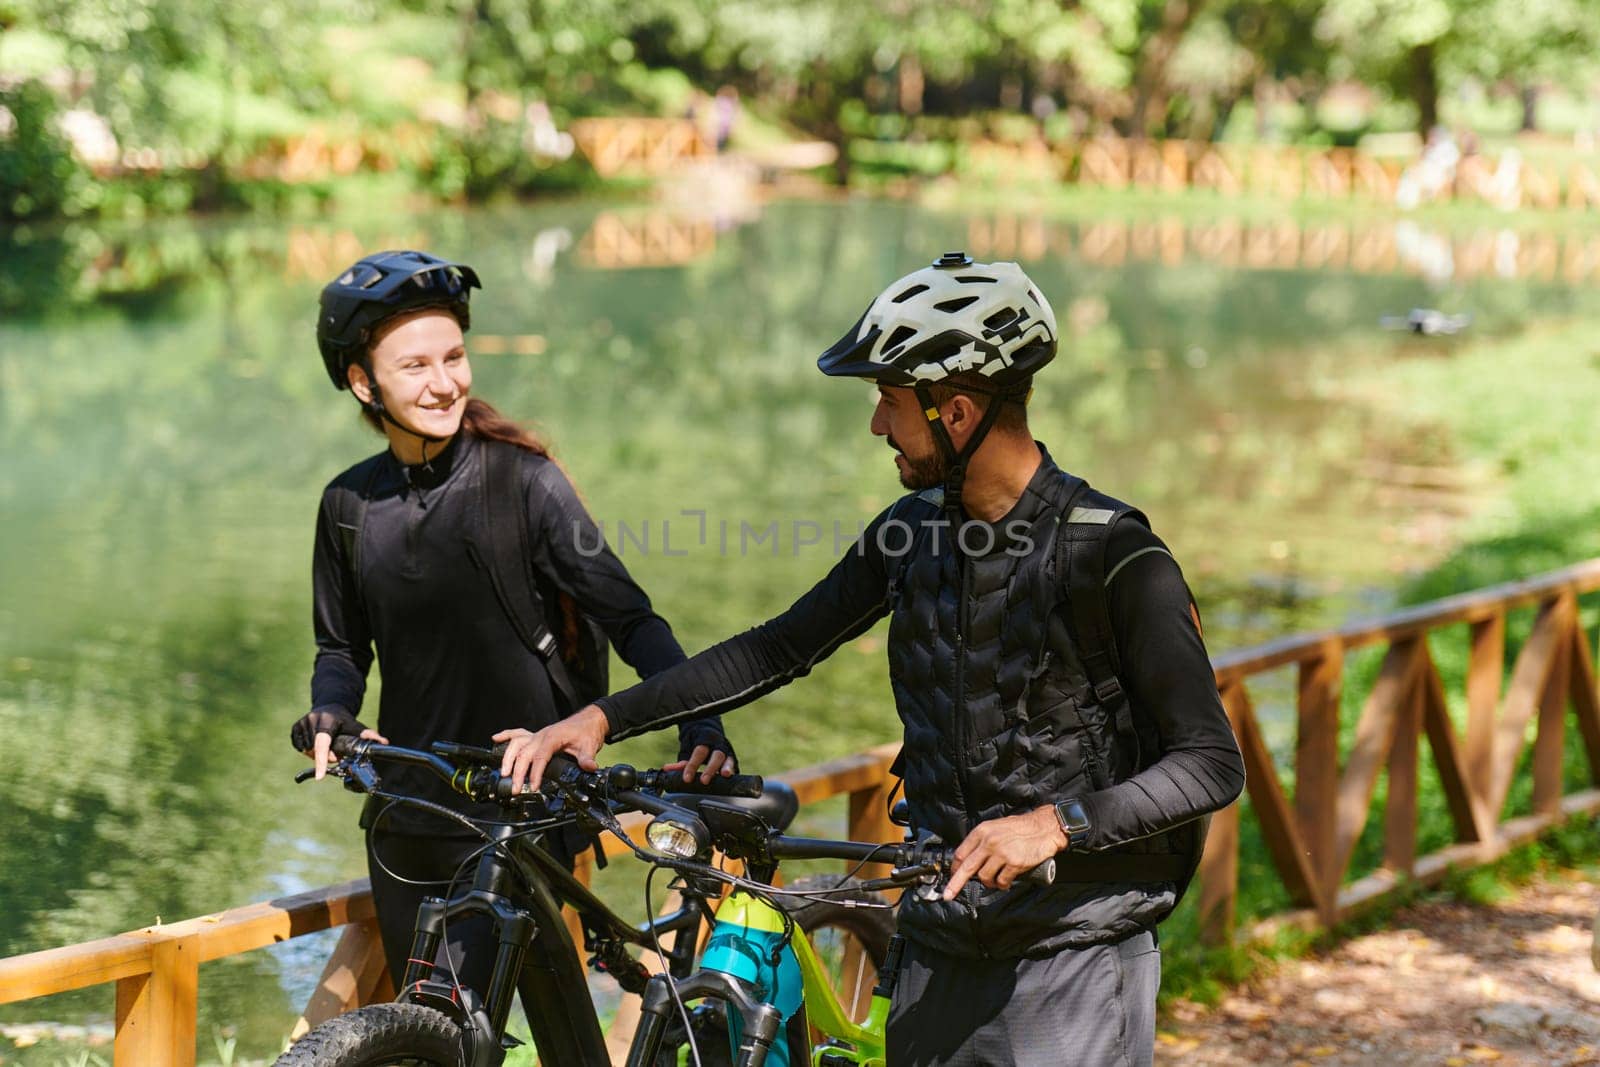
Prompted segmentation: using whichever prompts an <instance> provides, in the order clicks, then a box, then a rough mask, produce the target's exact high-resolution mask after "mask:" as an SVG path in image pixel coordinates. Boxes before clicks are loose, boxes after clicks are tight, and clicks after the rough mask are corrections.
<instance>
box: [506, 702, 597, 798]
mask: <svg viewBox="0 0 1600 1067" xmlns="http://www.w3.org/2000/svg"><path fill="white" fill-rule="evenodd" d="M610 728H611V727H610V724H608V723H607V722H606V713H605V712H603V711H601V710H600V709H599V708H597V707H596V706H595V705H593V704H590V705H589V706H588V707H586V708H584V709H582V710H581V711H576V712H573V713H572V714H571V715H568V716H567V717H566V718H565V719H562V720H561V721H560V722H558V723H555V724H554V725H551V726H546V727H545V728H544V729H543V730H540V731H538V732H537V733H530V732H529V731H527V730H523V729H521V728H515V729H511V730H501V731H500V732H499V733H497V734H495V735H494V740H495V742H496V743H502V742H503V743H504V744H505V746H506V753H505V755H504V756H503V757H501V759H500V773H501V775H509V776H510V778H511V789H512V792H514V793H520V792H521V791H522V788H523V783H524V782H527V783H528V787H529V788H531V789H538V788H539V786H540V784H541V783H543V781H544V769H545V766H546V765H547V764H548V763H549V762H550V757H551V756H554V755H555V754H556V753H557V752H565V753H567V754H568V755H570V756H572V758H573V759H575V760H577V761H578V766H580V767H582V768H583V769H584V770H586V771H592V770H594V769H596V768H597V767H599V766H600V765H599V764H598V763H596V762H595V755H596V754H597V753H598V752H599V751H600V746H601V745H604V744H605V743H606V734H607V733H608V732H609V731H610Z"/></svg>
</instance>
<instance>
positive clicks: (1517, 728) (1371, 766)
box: [1200, 560, 1600, 941]
mask: <svg viewBox="0 0 1600 1067" xmlns="http://www.w3.org/2000/svg"><path fill="white" fill-rule="evenodd" d="M1595 589H1600V560H1590V561H1588V562H1586V563H1581V564H1578V565H1577V566H1574V567H1570V568H1567V569H1566V570H1561V571H1556V572H1554V573H1552V574H1547V575H1544V576H1541V577H1539V578H1535V579H1532V580H1529V581H1526V582H1516V583H1511V584H1509V585H1502V586H1496V587H1494V588H1490V589H1485V590H1481V591H1479V592H1475V593H1468V594H1464V595H1462V596H1457V597H1451V598H1449V599H1446V600H1441V601H1437V602H1434V603H1431V604H1426V605H1423V606H1421V607H1418V608H1414V609H1411V610H1409V611H1404V612H1401V613H1399V614H1397V615H1393V616H1390V617H1389V618H1386V619H1383V620H1381V621H1378V622H1374V623H1368V624H1362V625H1356V626H1349V627H1346V628H1344V629H1342V630H1337V631H1334V632H1331V633H1327V634H1312V635H1307V636H1303V637H1295V638H1290V639H1288V640H1284V641H1280V642H1276V643H1273V644H1269V645H1265V646H1263V647H1261V648H1257V649H1250V650H1247V651H1243V652H1237V653H1232V654H1229V655H1224V656H1220V657H1218V658H1217V659H1216V660H1215V662H1214V666H1215V668H1216V675H1217V686H1218V688H1219V689H1220V691H1221V693H1222V700H1223V704H1224V706H1225V707H1226V708H1227V709H1228V715H1229V717H1230V719H1231V720H1232V722H1233V729H1234V733H1235V735H1236V736H1237V737H1238V739H1239V746H1240V748H1241V749H1242V750H1243V753H1244V759H1245V781H1246V789H1247V791H1248V793H1249V797H1250V805H1251V808H1252V809H1253V810H1254V813H1255V817H1256V819H1257V821H1258V822H1259V824H1260V827H1261V834H1262V838H1263V840H1264V841H1265V843H1266V846H1267V850H1268V853H1269V854H1270V856H1271V858H1272V862H1273V865H1274V867H1275V869H1276V871H1277V874H1278V877H1279V878H1280V879H1281V880H1282V882H1283V885H1284V887H1285V888H1286V889H1287V890H1288V891H1289V896H1290V898H1291V900H1292V901H1293V902H1294V903H1295V904H1296V905H1298V906H1299V907H1300V909H1301V911H1300V912H1299V913H1298V914H1296V915H1292V916H1290V917H1289V918H1290V919H1291V920H1293V921H1297V922H1301V923H1304V924H1307V925H1320V926H1323V927H1327V926H1331V925H1333V924H1334V923H1336V922H1339V921H1342V920H1344V919H1347V918H1350V917H1351V916H1352V915H1354V914H1356V913H1358V912H1359V911H1361V910H1362V909H1363V908H1365V907H1368V906H1370V905H1371V904H1373V903H1374V902H1376V901H1378V900H1380V899H1382V898H1383V897H1385V896H1386V895H1388V894H1389V893H1391V892H1393V891H1394V890H1395V889H1396V888H1398V887H1399V886H1400V885H1402V884H1403V883H1405V882H1417V883H1424V884H1427V883H1433V882H1437V881H1439V880H1440V879H1442V878H1444V876H1445V875H1446V874H1448V873H1449V871H1450V870H1451V869H1452V868H1463V867H1471V866H1476V865H1479V864H1483V863H1488V862H1491V861H1493V860H1495V859H1497V858H1499V857H1500V856H1502V855H1504V854H1505V853H1506V852H1507V851H1508V850H1509V849H1511V848H1512V847H1514V846H1516V845H1518V844H1521V843H1523V842H1526V841H1529V840H1531V839H1533V838H1535V837H1537V836H1538V835H1539V834H1540V833H1542V832H1544V831H1545V830H1548V829H1550V828H1551V827H1553V826H1555V825H1556V824H1558V823H1560V822H1561V821H1562V820H1564V819H1565V818H1567V817H1568V816H1570V815H1573V814H1577V813H1580V812H1595V811H1600V789H1596V788H1594V786H1595V785H1597V784H1600V698H1597V694H1596V690H1595V668H1594V656H1595V653H1594V649H1593V648H1592V647H1591V645H1590V641H1589V637H1588V635H1587V634H1586V633H1585V632H1584V630H1583V627H1582V625H1581V624H1580V622H1579V617H1578V596H1579V595H1580V594H1583V593H1587V592H1591V591H1593V590H1595ZM1527 607H1531V608H1533V609H1535V612H1536V614H1535V617H1534V620H1533V626H1532V630H1531V632H1530V633H1529V635H1528V638H1527V640H1526V641H1525V642H1523V644H1522V648H1521V650H1520V651H1519V652H1518V654H1517V657H1516V660H1515V663H1514V665H1513V666H1512V669H1511V677H1510V684H1509V686H1505V687H1503V686H1502V681H1503V678H1504V674H1505V670H1504V663H1505V655H1506V619H1507V615H1508V613H1509V612H1511V611H1512V610H1514V609H1518V608H1527ZM1453 627H1464V628H1465V634H1464V635H1463V636H1464V637H1465V639H1466V640H1467V642H1468V649H1469V653H1468V658H1469V666H1468V668H1467V671H1466V674H1465V677H1464V679H1463V685H1464V689H1465V691H1464V693H1463V694H1462V697H1463V698H1464V699H1463V701H1462V703H1464V706H1465V710H1466V715H1465V718H1466V722H1465V729H1464V730H1461V729H1458V728H1457V725H1456V723H1455V721H1454V719H1453V717H1452V715H1451V712H1450V701H1449V699H1448V698H1447V696H1446V689H1445V686H1444V682H1443V680H1442V678H1441V675H1440V672H1439V668H1438V666H1437V664H1436V663H1435V661H1434V653H1433V650H1432V648H1431V646H1430V643H1429V639H1430V638H1440V637H1442V636H1443V633H1444V631H1447V630H1449V629H1450V628H1453ZM1369 647H1372V648H1382V649H1383V660H1382V665H1381V667H1380V668H1379V670H1378V674H1377V678H1376V680H1375V681H1374V683H1373V685H1372V688H1371V690H1370V691H1369V692H1368V693H1367V695H1366V700H1365V702H1364V704H1363V705H1362V709H1361V713H1360V717H1359V719H1358V720H1357V722H1356V723H1355V732H1354V738H1353V741H1352V742H1351V743H1350V745H1349V748H1348V752H1347V753H1346V754H1345V756H1344V758H1343V759H1342V760H1341V758H1340V747H1341V746H1340V725H1341V722H1340V714H1339V712H1340V707H1341V704H1342V691H1343V688H1344V680H1345V677H1346V675H1347V668H1346V663H1347V660H1348V658H1349V656H1350V654H1351V653H1352V652H1355V651H1356V650H1359V649H1363V648H1369ZM1286 667H1288V668H1292V669H1293V671H1294V674H1295V689H1296V710H1297V727H1298V728H1297V731H1296V734H1295V749H1294V783H1295V787H1294V795H1293V801H1292V803H1291V801H1290V799H1289V796H1288V794H1287V793H1286V791H1285V789H1284V786H1283V783H1282V780H1281V778H1280V776H1279V773H1278V768H1277V765H1276V762H1275V761H1274V759H1273V756H1272V753H1271V752H1270V751H1269V750H1268V747H1267V744H1266V741H1265V739H1264V737H1263V734H1262V729H1261V724H1260V722H1259V721H1258V720H1257V717H1256V713H1255V708H1254V704H1253V702H1252V700H1251V696H1250V690H1249V687H1248V685H1247V681H1248V680H1249V679H1251V678H1254V677H1257V676H1260V675H1262V674H1266V673H1268V672H1271V671H1276V670H1279V669H1281V668H1286ZM1502 690H1503V691H1502ZM1569 707H1570V710H1571V711H1572V713H1573V715H1574V717H1575V718H1576V720H1577V725H1578V729H1579V733H1580V735H1581V736H1582V739H1583V746H1584V750H1585V755H1586V756H1587V761H1588V782H1587V784H1588V788H1584V789H1581V790H1578V791H1576V792H1573V793H1570V794H1568V793H1566V792H1565V791H1564V789H1563V782H1562V770H1563V767H1562V759H1563V754H1564V750H1565V729H1566V720H1567V712H1568V709H1569ZM1530 726H1536V730H1535V736H1534V740H1533V758H1532V774H1533V783H1532V785H1533V792H1532V811H1531V812H1530V813H1527V814H1524V815H1521V816H1518V817H1514V818H1505V817H1504V812H1505V808H1506V801H1507V798H1508V797H1509V795H1510V792H1511V787H1512V783H1513V779H1514V777H1515V774H1516V769H1517V766H1518V763H1519V761H1520V759H1521V758H1522V754H1523V750H1524V748H1525V747H1526V744H1527V734H1528V731H1529V727H1530ZM1423 737H1426V738H1427V741H1428V745H1429V747H1430V749H1431V750H1432V752H1433V765H1434V769H1435V771H1436V773H1437V775H1438V779H1439V785H1440V786H1441V787H1442V790H1443V795H1444V798H1445V800H1446V802H1447V804H1448V807H1449V811H1450V818H1451V821H1452V823H1453V828H1454V842H1453V843H1452V844H1450V845H1447V846H1445V847H1443V848H1441V849H1438V850H1435V851H1433V852H1430V853H1428V854H1426V855H1422V856H1419V855H1417V832H1418V819H1417V810H1418V808H1417V798H1418V786H1419V781H1418V768H1419V760H1418V757H1419V755H1420V747H1421V739H1422V738H1423ZM1382 774H1387V776H1388V788H1387V790H1386V798H1385V801H1384V811H1383V823H1382V831H1383V832H1382V841H1383V856H1382V862H1381V865H1380V866H1379V867H1378V868H1377V869H1376V870H1375V871H1373V872H1371V873H1368V874H1365V875H1364V876H1362V877H1360V878H1358V879H1356V880H1354V881H1351V882H1348V883H1347V881H1346V872H1347V870H1348V869H1349V867H1350V865H1351V860H1352V858H1353V856H1354V854H1355V851H1356V845H1357V842H1358V840H1359V839H1360V837H1361V835H1362V833H1363V831H1364V830H1365V829H1366V826H1367V820H1368V813H1369V810H1370V808H1371V805H1372V798H1373V794H1374V790H1375V789H1376V786H1377V782H1378V778H1379V776H1380V775H1382ZM1238 862H1239V809H1238V806H1234V807H1233V808H1230V809H1228V810H1227V811H1224V812H1221V813H1219V814H1218V815H1216V816H1215V817H1214V818H1213V820H1212V824H1211V836H1210V837H1209V838H1208V840H1207V844H1206V854H1205V858H1204V860H1203V862H1202V864H1201V872H1200V876H1201V894H1202V895H1201V901H1200V904H1201V922H1202V929H1203V930H1204V931H1205V932H1206V936H1207V937H1208V938H1209V939H1210V940H1213V941H1220V940H1225V939H1227V938H1228V937H1229V936H1231V932H1232V928H1233V918H1234V907H1235V899H1236V897H1237V894H1238Z"/></svg>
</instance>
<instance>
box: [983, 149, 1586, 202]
mask: <svg viewBox="0 0 1600 1067" xmlns="http://www.w3.org/2000/svg"><path fill="white" fill-rule="evenodd" d="M963 150H964V151H965V152H966V154H967V158H968V160H969V162H970V163H971V164H973V165H975V167H976V168H977V169H978V170H979V171H980V172H984V173H990V174H995V175H1020V176H1026V177H1029V178H1039V177H1049V178H1054V179H1056V180H1060V181H1066V182H1071V183H1075V184H1077V185H1083V186H1089V187H1096V188H1106V189H1142V190H1150V191H1160V192H1177V191H1180V190H1183V189H1210V190H1214V191H1216V192H1218V193H1221V194H1223V195H1224V196H1240V195H1250V196H1255V197H1270V198H1273V199H1284V200H1298V199H1302V198H1306V199H1316V200H1346V199H1360V200H1374V201H1378V202H1381V203H1388V204H1392V203H1394V202H1395V199H1396V196H1397V194H1398V193H1399V191H1400V184H1401V177H1402V175H1403V174H1404V173H1405V170H1406V167H1407V166H1408V165H1409V163H1410V162H1413V161H1411V160H1402V159H1397V158H1380V157H1376V156H1372V155H1368V154H1367V153H1365V152H1363V151H1361V150H1359V149H1354V148H1305V147H1300V146H1296V145H1234V144H1213V143H1211V142H1206V141H1178V140H1134V139H1126V138H1118V137H1092V138H1086V139H1082V140H1069V141H1062V142H1059V143H1056V144H1053V145H1047V144H1046V143H1045V142H1044V141H1041V140H1034V141H1027V142H1023V143H1021V144H1010V143H1005V142H995V141H977V142H973V143H970V144H967V145H965V146H964V148H963ZM1430 199H1442V200H1478V201H1483V202H1486V203H1490V204H1493V205H1495V206H1497V207H1502V208H1517V207H1523V208H1534V209H1541V210H1552V209H1556V208H1562V207H1566V208H1570V209H1574V210H1580V211H1585V210H1593V209H1595V208H1600V164H1594V163H1588V162H1573V163H1570V164H1565V165H1560V164H1555V163H1546V162H1543V161H1539V160H1524V159H1521V158H1520V156H1519V157H1517V158H1516V159H1515V160H1511V159H1507V158H1504V157H1502V158H1499V159H1493V160H1491V159H1489V158H1486V157H1484V156H1476V155H1475V156H1468V157H1466V158H1465V159H1462V160H1461V161H1460V162H1459V163H1458V164H1457V165H1456V166H1455V167H1454V169H1453V171H1452V173H1451V175H1450V177H1449V178H1448V180H1446V181H1445V182H1444V183H1443V186H1442V187H1441V188H1440V189H1439V190H1438V191H1437V192H1436V193H1434V194H1433V195H1432V196H1431V197H1430Z"/></svg>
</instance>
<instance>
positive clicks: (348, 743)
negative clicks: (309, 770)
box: [330, 734, 361, 759]
mask: <svg viewBox="0 0 1600 1067" xmlns="http://www.w3.org/2000/svg"><path fill="white" fill-rule="evenodd" d="M360 740H361V738H359V737H357V736H355V735H354V734H339V735H338V736H337V737H335V738H334V739H333V744H332V745H331V746H330V747H331V748H332V750H333V754H334V755H335V756H338V757H339V758H340V759H344V758H345V757H346V756H350V755H354V754H355V750H356V742H357V741H360Z"/></svg>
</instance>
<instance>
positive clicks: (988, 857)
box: [941, 804, 1067, 900]
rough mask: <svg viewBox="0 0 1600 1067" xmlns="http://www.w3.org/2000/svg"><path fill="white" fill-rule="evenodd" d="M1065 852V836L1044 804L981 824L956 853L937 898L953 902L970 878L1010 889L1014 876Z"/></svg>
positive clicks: (1051, 810)
mask: <svg viewBox="0 0 1600 1067" xmlns="http://www.w3.org/2000/svg"><path fill="white" fill-rule="evenodd" d="M1066 848H1067V835H1066V834H1065V833H1063V832H1062V831H1061V823H1060V822H1059V821H1058V820H1057V819H1056V813H1055V809H1054V808H1052V807H1051V806H1050V805H1048V804H1046V805H1044V806H1043V807H1040V808H1035V809H1034V810H1033V811H1030V812H1025V813H1024V814H1022V815H1009V816H1007V817H1005V818H1003V819H990V820H989V821H988V822H981V823H979V824H978V825H977V826H974V827H973V828H972V832H971V833H970V834H968V835H967V839H966V840H965V841H963V842H961V847H959V848H957V849H956V852H955V857H954V859H955V866H954V867H953V868H952V869H951V871H950V881H949V882H948V883H946V885H945V887H944V892H943V893H942V894H941V895H942V896H943V897H944V899H946V900H954V899H955V897H956V894H957V893H959V892H961V887H962V886H964V885H966V884H967V882H968V881H969V880H970V879H973V878H976V879H977V880H978V881H980V882H982V883H983V884H984V885H986V886H994V887H998V888H1000V889H1010V888H1011V883H1012V882H1014V881H1016V879H1017V876H1018V875H1021V874H1024V873H1025V872H1027V871H1031V870H1032V869H1033V868H1035V867H1037V866H1039V864H1041V863H1043V862H1045V861H1046V860H1048V859H1050V858H1051V857H1052V856H1054V855H1055V854H1056V853H1058V852H1063V851H1065V850H1066Z"/></svg>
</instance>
